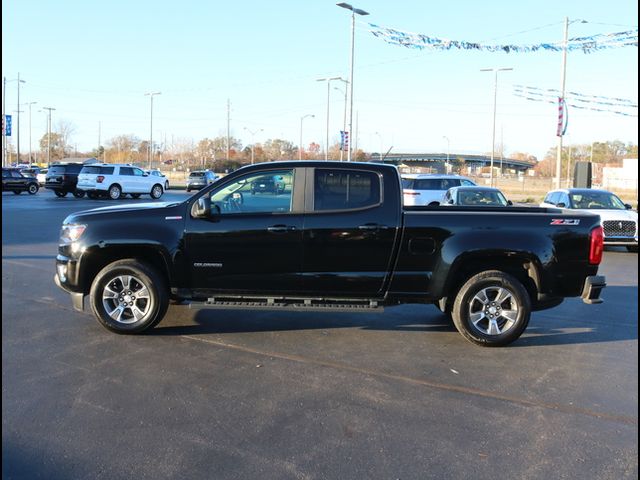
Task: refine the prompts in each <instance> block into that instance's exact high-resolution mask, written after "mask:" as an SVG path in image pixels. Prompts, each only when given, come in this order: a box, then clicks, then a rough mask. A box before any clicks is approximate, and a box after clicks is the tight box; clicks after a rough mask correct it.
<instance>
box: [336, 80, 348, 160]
mask: <svg viewBox="0 0 640 480" xmlns="http://www.w3.org/2000/svg"><path fill="white" fill-rule="evenodd" d="M340 80H342V81H343V82H344V83H345V84H346V85H345V86H344V92H343V91H342V89H341V88H338V87H333V88H334V89H335V90H338V91H339V92H341V93H344V115H343V117H342V131H343V132H345V131H346V130H347V92H348V90H347V85H348V84H349V81H348V80H345V79H343V78H341V79H340ZM343 151H344V144H343V142H341V144H340V161H342V157H343V154H342V152H343Z"/></svg>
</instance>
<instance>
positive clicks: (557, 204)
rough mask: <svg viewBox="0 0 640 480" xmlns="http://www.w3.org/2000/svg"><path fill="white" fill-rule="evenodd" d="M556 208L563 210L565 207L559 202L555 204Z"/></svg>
mask: <svg viewBox="0 0 640 480" xmlns="http://www.w3.org/2000/svg"><path fill="white" fill-rule="evenodd" d="M556 207H558V208H565V207H566V205H565V204H564V202H559V203H556Z"/></svg>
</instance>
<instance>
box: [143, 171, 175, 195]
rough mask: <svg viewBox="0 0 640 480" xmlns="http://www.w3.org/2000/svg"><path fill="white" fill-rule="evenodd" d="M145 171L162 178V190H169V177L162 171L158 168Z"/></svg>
mask: <svg viewBox="0 0 640 480" xmlns="http://www.w3.org/2000/svg"><path fill="white" fill-rule="evenodd" d="M145 172H147V173H148V174H149V175H151V176H154V177H160V178H162V180H163V181H164V191H165V192H166V191H167V190H169V179H168V178H167V176H166V175H165V174H164V173H162V172H161V171H160V170H145Z"/></svg>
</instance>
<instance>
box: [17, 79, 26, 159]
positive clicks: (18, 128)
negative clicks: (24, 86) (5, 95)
mask: <svg viewBox="0 0 640 480" xmlns="http://www.w3.org/2000/svg"><path fill="white" fill-rule="evenodd" d="M21 83H26V82H25V81H24V80H20V72H18V117H17V122H16V137H17V138H16V143H17V148H18V160H17V163H20V84H21Z"/></svg>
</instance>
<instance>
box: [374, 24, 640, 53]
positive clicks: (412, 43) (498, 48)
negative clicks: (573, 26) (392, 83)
mask: <svg viewBox="0 0 640 480" xmlns="http://www.w3.org/2000/svg"><path fill="white" fill-rule="evenodd" d="M368 26H369V31H370V32H371V34H372V35H373V36H375V37H376V38H380V39H382V40H384V41H385V42H387V43H389V44H392V45H398V46H402V47H406V48H415V49H419V50H423V49H433V50H452V49H458V50H477V51H485V52H504V53H510V52H537V51H552V52H559V51H562V50H563V48H564V45H563V42H561V41H560V42H548V43H537V44H530V45H514V44H502V45H501V44H485V43H478V42H468V41H461V40H448V39H442V38H436V37H431V36H429V35H423V34H419V33H410V32H404V31H402V30H396V29H394V28H388V27H381V26H379V25H375V24H373V23H369V24H368ZM637 46H638V29H637V28H636V29H632V30H626V31H623V32H613V33H599V34H596V35H589V36H583V37H573V38H570V39H569V41H568V42H567V51H574V50H582V51H583V52H584V53H591V52H595V51H597V50H603V49H608V48H621V47H637Z"/></svg>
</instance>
